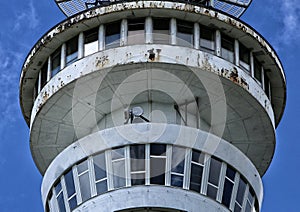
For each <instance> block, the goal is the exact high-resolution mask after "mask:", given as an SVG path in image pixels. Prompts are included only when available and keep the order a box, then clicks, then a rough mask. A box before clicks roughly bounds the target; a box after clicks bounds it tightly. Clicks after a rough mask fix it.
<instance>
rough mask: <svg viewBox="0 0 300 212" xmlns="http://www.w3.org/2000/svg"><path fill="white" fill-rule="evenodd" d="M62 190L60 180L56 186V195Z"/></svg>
mask: <svg viewBox="0 0 300 212" xmlns="http://www.w3.org/2000/svg"><path fill="white" fill-rule="evenodd" d="M61 190H62V188H61V183H60V182H59V183H58V184H57V185H56V186H55V193H56V195H58V194H59V192H60V191H61Z"/></svg>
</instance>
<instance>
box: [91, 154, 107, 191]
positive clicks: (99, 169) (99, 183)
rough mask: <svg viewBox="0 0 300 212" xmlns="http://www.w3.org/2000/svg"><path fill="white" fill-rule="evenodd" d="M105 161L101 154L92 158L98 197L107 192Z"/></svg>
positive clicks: (103, 155)
mask: <svg viewBox="0 0 300 212" xmlns="http://www.w3.org/2000/svg"><path fill="white" fill-rule="evenodd" d="M105 161H106V160H105V153H101V154H99V155H96V156H94V157H93V163H94V170H95V183H96V190H97V194H98V195H99V194H102V193H104V192H106V191H107V173H106V163H105Z"/></svg>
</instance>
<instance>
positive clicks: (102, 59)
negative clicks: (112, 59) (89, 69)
mask: <svg viewBox="0 0 300 212" xmlns="http://www.w3.org/2000/svg"><path fill="white" fill-rule="evenodd" d="M108 62H109V59H108V56H107V55H105V56H102V57H100V58H97V59H96V67H97V68H102V67H103V66H105V65H106V64H107V63H108Z"/></svg>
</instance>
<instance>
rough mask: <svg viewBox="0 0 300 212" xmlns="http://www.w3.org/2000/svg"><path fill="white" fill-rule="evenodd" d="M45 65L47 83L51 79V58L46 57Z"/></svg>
mask: <svg viewBox="0 0 300 212" xmlns="http://www.w3.org/2000/svg"><path fill="white" fill-rule="evenodd" d="M47 63H48V66H47V82H49V80H50V79H51V70H52V68H51V66H52V64H51V56H49V57H48V61H47Z"/></svg>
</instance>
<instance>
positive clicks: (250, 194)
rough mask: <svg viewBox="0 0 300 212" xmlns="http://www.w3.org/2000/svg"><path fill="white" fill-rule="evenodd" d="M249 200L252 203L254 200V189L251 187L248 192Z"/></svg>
mask: <svg viewBox="0 0 300 212" xmlns="http://www.w3.org/2000/svg"><path fill="white" fill-rule="evenodd" d="M248 201H249V202H250V203H251V204H252V203H253V201H254V191H253V189H252V188H251V187H250V189H249V193H248Z"/></svg>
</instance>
